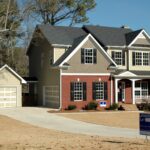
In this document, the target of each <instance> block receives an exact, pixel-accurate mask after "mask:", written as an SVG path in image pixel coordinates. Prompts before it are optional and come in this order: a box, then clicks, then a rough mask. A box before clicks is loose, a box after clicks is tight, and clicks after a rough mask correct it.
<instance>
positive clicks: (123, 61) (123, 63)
mask: <svg viewBox="0 0 150 150" xmlns="http://www.w3.org/2000/svg"><path fill="white" fill-rule="evenodd" d="M122 65H123V66H124V65H125V51H122Z"/></svg>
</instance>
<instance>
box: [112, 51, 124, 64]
mask: <svg viewBox="0 0 150 150" xmlns="http://www.w3.org/2000/svg"><path fill="white" fill-rule="evenodd" d="M113 52H114V61H115V62H116V59H117V60H119V59H120V60H121V64H117V62H116V64H117V65H118V66H123V64H122V60H123V58H122V51H113ZM116 53H121V58H119V57H118V58H116V56H117V54H116Z"/></svg>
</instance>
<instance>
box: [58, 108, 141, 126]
mask: <svg viewBox="0 0 150 150" xmlns="http://www.w3.org/2000/svg"><path fill="white" fill-rule="evenodd" d="M57 115H58V114H57ZM59 115H60V116H64V117H67V118H71V119H75V120H80V121H84V122H90V123H94V124H100V125H106V126H113V127H121V128H131V129H139V112H121V111H120V112H89V113H87V112H82V113H64V114H62V113H60V114H59Z"/></svg>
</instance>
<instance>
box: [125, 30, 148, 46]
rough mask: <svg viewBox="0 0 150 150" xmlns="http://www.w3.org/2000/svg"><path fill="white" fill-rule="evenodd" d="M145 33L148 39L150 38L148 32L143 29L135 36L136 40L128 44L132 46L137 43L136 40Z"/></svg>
mask: <svg viewBox="0 0 150 150" xmlns="http://www.w3.org/2000/svg"><path fill="white" fill-rule="evenodd" d="M142 33H144V34H145V35H146V36H147V38H148V39H150V36H149V35H148V33H147V32H146V31H145V30H144V29H143V30H142V31H141V32H140V33H139V34H138V35H137V36H136V37H135V38H134V40H133V41H132V42H131V43H130V44H129V45H128V47H131V46H132V45H133V43H135V41H136V40H137V39H138V38H139V36H140V34H142Z"/></svg>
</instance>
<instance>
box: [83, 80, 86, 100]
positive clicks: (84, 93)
mask: <svg viewBox="0 0 150 150" xmlns="http://www.w3.org/2000/svg"><path fill="white" fill-rule="evenodd" d="M83 100H84V101H86V82H83Z"/></svg>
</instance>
